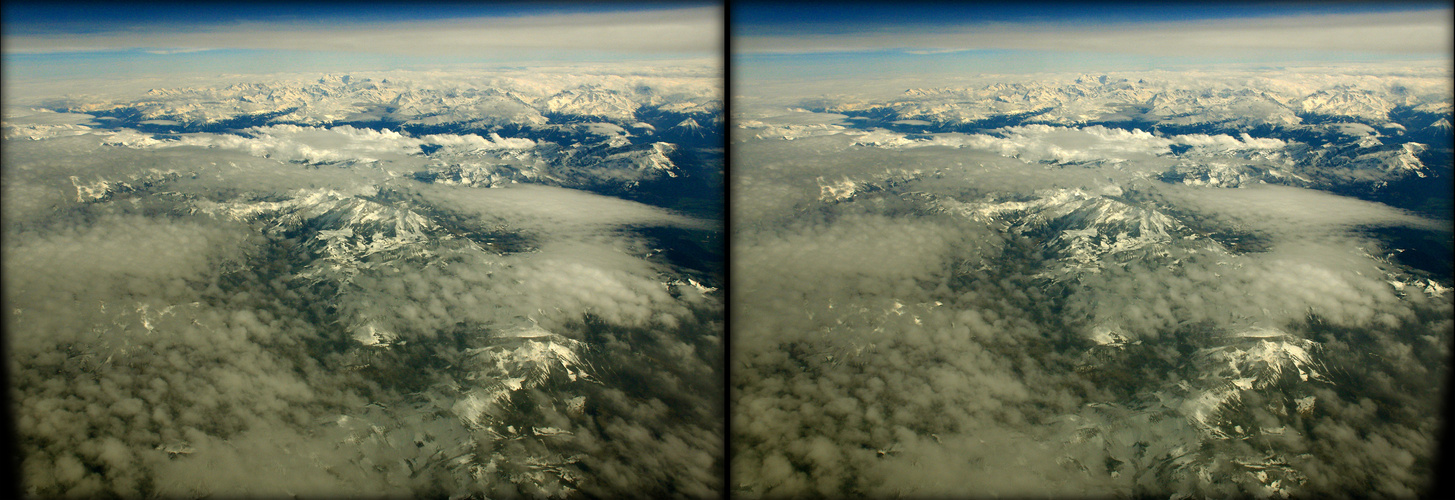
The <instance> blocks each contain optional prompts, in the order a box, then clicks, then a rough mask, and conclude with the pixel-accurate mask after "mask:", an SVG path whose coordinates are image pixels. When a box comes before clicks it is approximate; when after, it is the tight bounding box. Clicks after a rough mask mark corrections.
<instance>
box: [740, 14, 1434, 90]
mask: <svg viewBox="0 0 1455 500" xmlns="http://www.w3.org/2000/svg"><path fill="white" fill-rule="evenodd" d="M732 18H733V27H732V31H731V33H732V36H733V51H734V64H735V68H736V70H737V71H738V73H737V74H739V75H743V76H749V77H774V76H781V77H789V78H791V77H823V76H831V75H850V74H853V73H854V72H856V71H857V72H878V73H886V72H898V73H914V72H922V73H956V72H967V71H976V72H989V73H1028V72H1060V71H1098V70H1100V71H1111V70H1146V69H1159V68H1166V69H1171V68H1173V67H1188V66H1209V65H1219V64H1262V65H1296V64H1327V63H1332V62H1382V61H1393V60H1425V61H1428V60H1442V59H1444V60H1448V59H1449V58H1450V46H1451V36H1452V34H1451V27H1450V25H1451V21H1450V19H1451V7H1450V5H1449V4H1448V3H1438V2H1422V3H1388V2H1384V3H1361V2H1342V3H1316V2H1279V3H1273V2H1235V3H1227V2H1210V3H1197V2H1192V3H1168V2H1037V3H1014V4H1012V3H1009V2H1003V3H992V2H969V3H960V2H937V3H913V2H909V3H905V2H849V3H847V4H827V3H795V4H788V5H778V4H774V3H766V2H759V1H746V2H735V3H734V5H733V13H732Z"/></svg>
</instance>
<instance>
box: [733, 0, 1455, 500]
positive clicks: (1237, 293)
mask: <svg viewBox="0 0 1455 500" xmlns="http://www.w3.org/2000/svg"><path fill="white" fill-rule="evenodd" d="M1041 7H1042V8H1040V9H1039V10H1038V9H1037V8H1036V7H1034V6H1033V7H1004V8H996V7H989V6H983V5H973V6H970V7H948V6H946V9H945V11H937V10H936V9H934V8H930V7H929V6H920V5H914V4H910V5H904V6H898V5H894V6H891V5H878V6H866V7H865V8H864V11H863V12H861V13H859V14H852V13H847V14H846V13H844V12H843V11H839V10H822V11H816V10H814V6H808V7H804V6H800V7H796V8H795V7H776V6H769V5H761V4H745V5H738V6H736V7H735V10H734V19H735V20H736V22H739V23H741V24H740V25H737V26H735V27H734V37H735V47H736V50H737V52H736V53H735V54H734V63H733V64H734V75H736V78H737V80H735V81H734V86H733V87H732V89H733V93H734V95H732V96H731V98H732V100H733V108H732V112H733V115H734V116H733V130H732V147H733V157H732V158H733V168H732V171H731V173H732V179H731V182H732V186H733V191H732V194H733V204H732V209H733V218H732V219H731V220H732V225H733V228H732V230H733V250H732V256H733V262H732V271H733V276H734V279H733V282H732V285H733V286H732V290H731V293H732V294H733V295H732V297H733V301H732V309H733V323H732V325H733V343H732V346H733V352H732V356H731V360H732V361H731V362H732V370H731V372H730V373H731V374H732V380H731V388H730V397H731V398H732V400H733V401H734V402H735V404H734V406H733V412H734V413H733V421H732V429H731V446H732V455H731V456H732V463H731V465H732V470H733V476H732V481H733V484H732V485H731V486H732V488H733V491H734V493H735V494H737V495H741V496H743V497H796V496H826V497H841V496H868V497H899V496H903V497H909V498H913V497H926V496H928V497H945V496H949V497H963V496H970V497H991V496H1006V495H1009V496H1015V497H1021V496H1041V495H1056V496H1073V497H1081V496H1086V495H1094V496H1102V495H1108V496H1141V495H1148V496H1157V497H1172V498H1186V497H1219V498H1221V497H1229V496H1254V497H1270V496H1272V497H1286V496H1314V497H1347V496H1355V495H1364V494H1369V495H1375V496H1393V497H1409V496H1415V495H1428V494H1430V492H1431V488H1432V485H1433V484H1434V483H1433V481H1435V480H1436V478H1437V467H1438V463H1437V460H1438V459H1439V456H1438V451H1439V448H1438V444H1439V443H1440V440H1441V439H1442V436H1443V435H1444V432H1445V431H1444V422H1443V421H1442V418H1441V417H1440V415H1442V413H1443V412H1442V409H1443V408H1444V400H1443V398H1444V395H1445V393H1446V390H1447V389H1446V388H1445V387H1443V385H1444V381H1445V380H1447V378H1448V375H1447V374H1448V366H1449V358H1450V346H1451V340H1452V333H1455V331H1452V330H1455V321H1452V313H1455V310H1452V295H1451V287H1452V276H1451V258H1450V256H1451V254H1452V252H1451V226H1452V223H1451V219H1452V214H1451V198H1452V196H1451V183H1452V173H1451V167H1452V165H1451V144H1452V136H1451V128H1450V121H1451V94H1452V75H1451V73H1450V68H1451V59H1450V51H1449V41H1448V40H1449V32H1450V30H1449V15H1450V11H1449V9H1448V7H1447V6H1433V7H1428V8H1423V7H1421V6H1414V7H1409V6H1406V7H1405V8H1404V9H1405V10H1400V9H1395V8H1389V9H1386V10H1381V9H1380V8H1378V7H1377V6H1364V5H1359V4H1352V5H1345V6H1342V7H1340V8H1329V9H1328V11H1319V12H1302V11H1299V9H1305V10H1309V11H1314V10H1317V8H1316V7H1311V6H1284V7H1278V9H1283V10H1277V9H1275V8H1273V7H1268V8H1267V9H1264V10H1260V9H1263V7H1261V6H1259V5H1241V4H1240V5H1233V6H1229V7H1227V8H1226V9H1221V8H1208V9H1204V10H1199V8H1196V7H1188V6H1171V5H1160V4H1147V5H1143V4H1131V5H1128V6H1126V7H1110V6H1106V5H1101V4H1096V5H1093V6H1088V7H1083V8H1081V9H1078V8H1074V7H1070V6H1066V5H1062V4H1057V5H1056V7H1070V8H1068V9H1067V11H1066V12H1052V9H1050V8H1049V7H1048V6H1041ZM1018 9H1025V10H1024V11H1022V10H1018ZM1139 9H1145V10H1139ZM1026 11H1031V13H1030V14H1027V13H1026ZM971 14H973V16H972V15H971ZM956 15H961V17H956ZM1038 16H1039V17H1038ZM1441 16H1443V17H1441ZM972 19H973V21H972ZM1097 19H1101V20H1100V21H1098V20H1097ZM1240 30H1242V31H1240ZM1357 30H1369V31H1370V32H1372V33H1378V34H1380V36H1378V37H1367V36H1366V37H1361V38H1357V39H1351V38H1344V36H1345V35H1346V34H1348V33H1350V32H1352V31H1357ZM1008 33H1009V34H1014V35H1013V36H1004V37H1002V36H999V35H1000V34H1008ZM1269 33H1278V34H1279V36H1261V35H1262V34H1269ZM1410 33H1414V34H1413V35H1411V34H1410ZM1245 35H1246V36H1245ZM1434 35H1440V36H1442V37H1443V38H1438V39H1434V38H1430V37H1432V36H1434ZM1303 39H1311V40H1332V39H1340V40H1342V41H1340V42H1339V43H1336V44H1332V45H1326V46H1321V45H1315V44H1314V43H1313V42H1309V43H1305V42H1303V41H1300V40H1303ZM1351 40H1361V41H1364V40H1367V41H1369V44H1370V45H1369V46H1366V47H1351V46H1350V44H1351V43H1355V42H1352V41H1351ZM1063 42H1064V43H1063ZM1270 54H1271V55H1270ZM1002 63H1003V64H1002Z"/></svg>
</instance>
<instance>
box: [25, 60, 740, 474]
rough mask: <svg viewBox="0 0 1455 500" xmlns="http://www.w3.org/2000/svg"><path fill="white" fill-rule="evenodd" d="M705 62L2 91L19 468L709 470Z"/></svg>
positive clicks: (713, 133) (712, 220) (715, 391)
mask: <svg viewBox="0 0 1455 500" xmlns="http://www.w3.org/2000/svg"><path fill="white" fill-rule="evenodd" d="M721 88H722V79H721V73H720V69H719V68H717V67H716V66H713V65H701V66H699V65H685V66H665V65H652V66H648V67H643V66H640V65H637V66H632V67H631V68H630V69H629V70H623V69H622V67H612V66H599V67H587V66H579V67H560V68H530V69H516V70H508V71H506V70H502V71H479V72H459V71H452V72H404V71H398V72H387V73H379V74H364V73H352V74H348V75H317V74H314V75H283V76H277V77H269V78H250V79H249V80H247V81H241V82H226V81H224V82H220V83H216V84H211V85H198V86H189V87H179V88H168V87H159V88H156V89H154V90H151V91H149V92H145V93H121V94H107V95H87V94H68V95H57V96H51V97H48V98H37V99H32V100H30V101H28V102H13V101H8V102H7V103H6V104H7V106H6V107H5V110H4V193H3V194H4V207H3V209H4V211H3V214H4V228H3V236H4V247H3V254H4V257H5V258H4V280H5V281H4V286H5V288H4V292H5V297H4V299H5V308H4V314H5V326H6V335H7V340H8V344H7V347H8V352H9V355H10V356H9V359H8V360H7V362H8V363H10V375H11V377H12V379H11V380H12V382H13V384H14V385H13V387H11V388H10V390H11V391H12V392H11V396H12V398H13V402H14V416H15V421H16V423H17V438H18V439H19V444H20V452H21V453H22V471H21V472H22V474H21V479H22V481H23V482H24V491H26V492H28V493H30V494H35V495H42V496H51V495H71V496H87V497H89V496H94V495H102V494H105V495H112V494H117V495H123V496H133V495H144V496H207V495H217V496H223V497H228V496H233V495H240V494H246V495H264V496H287V495H305V494H313V495H328V496H338V495H345V496H355V495H376V494H386V495H396V494H397V495H438V496H456V495H473V496H476V497H480V496H492V497H494V496H514V495H521V494H524V495H531V496H557V495H570V494H581V493H584V494H591V495H601V496H608V497H611V496H619V495H622V494H627V493H630V494H633V495H652V496H671V495H689V496H700V495H713V494H716V493H715V492H717V491H718V490H719V488H720V484H721V481H722V477H721V473H720V470H721V467H722V461H723V458H722V457H723V453H724V450H723V449H722V442H723V437H722V434H723V422H724V416H723V408H721V401H722V387H721V380H722V375H721V369H722V359H721V358H722V347H721V342H722V335H723V331H722V321H721V318H722V315H723V311H722V305H721V303H722V293H723V292H721V291H720V288H721V286H722V281H723V276H722V264H721V260H720V259H721V251H720V246H721V244H722V243H721V242H722V239H721V238H722V233H721V227H720V222H719V221H720V213H721V208H720V203H721V199H720V198H721V196H720V193H721V182H722V181H721V176H722V150H721V145H722V140H721V137H722V133H721V130H722V117H721V112H722V102H723V101H722V95H721Z"/></svg>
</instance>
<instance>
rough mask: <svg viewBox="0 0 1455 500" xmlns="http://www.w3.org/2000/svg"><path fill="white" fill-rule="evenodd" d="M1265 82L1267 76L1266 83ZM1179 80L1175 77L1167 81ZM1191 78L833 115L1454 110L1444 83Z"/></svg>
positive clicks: (1055, 87) (1091, 82) (1246, 119)
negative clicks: (1395, 89)
mask: <svg viewBox="0 0 1455 500" xmlns="http://www.w3.org/2000/svg"><path fill="white" fill-rule="evenodd" d="M1260 75H1262V74H1260ZM1164 76H1170V75H1164ZM1188 76H1189V78H1186V79H1173V78H1153V77H1147V76H1127V77H1122V76H1119V75H1117V74H1106V75H1098V76H1091V75H1082V76H1079V77H1076V78H1075V79H1074V80H1072V79H1066V78H1063V79H1052V80H1040V81H1029V82H1016V83H1004V82H998V83H993V84H988V85H984V86H979V87H965V88H937V89H917V88H916V89H909V90H906V91H905V92H904V93H903V94H901V95H900V98H899V99H897V100H888V101H885V102H882V103H877V102H864V101H860V102H847V103H835V104H833V105H832V106H829V107H828V108H827V109H828V110H829V111H859V110H867V109H873V108H877V107H883V108H888V109H890V110H892V111H894V112H895V113H897V115H898V116H899V117H900V118H901V119H919V120H925V121H930V122H934V123H948V124H954V123H973V122H977V121H981V120H985V119H989V118H993V117H998V116H1006V115H1032V116H1034V120H1036V121H1038V122H1044V123H1055V124H1062V125H1072V124H1079V123H1085V122H1088V121H1097V120H1109V119H1118V117H1135V118H1139V119H1146V120H1150V121H1155V122H1159V123H1166V124H1173V125H1199V124H1216V125H1220V126H1225V127H1231V128H1238V129H1246V128H1251V127H1254V126H1258V125H1275V126H1292V125H1298V124H1301V123H1303V118H1301V117H1300V116H1299V115H1301V114H1316V115H1324V116H1338V117H1345V118H1350V119H1357V120H1363V121H1368V122H1373V123H1380V122H1388V121H1389V116H1390V112H1391V111H1393V110H1394V109H1395V108H1397V107H1400V106H1408V107H1412V108H1415V109H1420V110H1424V109H1429V110H1436V109H1440V108H1441V107H1449V104H1450V97H1449V95H1448V92H1449V90H1448V88H1449V87H1448V81H1441V78H1446V79H1447V78H1448V77H1436V76H1430V77H1425V76H1412V77H1405V78H1400V79H1398V80H1399V81H1398V82H1397V84H1398V85H1401V86H1402V87H1401V88H1402V89H1404V90H1403V91H1402V92H1401V93H1391V92H1389V86H1390V85H1395V84H1396V83H1395V82H1386V81H1379V82H1371V81H1368V80H1367V79H1361V78H1359V77H1357V76H1352V75H1350V76H1344V75H1327V74H1325V75H1316V76H1312V77H1311V76H1310V75H1306V74H1301V73H1297V72H1290V73H1287V74H1283V75H1277V76H1273V77H1268V76H1253V75H1248V76H1244V75H1237V74H1233V75H1221V74H1220V75H1188Z"/></svg>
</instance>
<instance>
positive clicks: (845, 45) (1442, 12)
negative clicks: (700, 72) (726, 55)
mask: <svg viewBox="0 0 1455 500" xmlns="http://www.w3.org/2000/svg"><path fill="white" fill-rule="evenodd" d="M1450 16H1451V9H1449V8H1439V9H1428V10H1410V11H1398V12H1377V13H1356V14H1316V15H1294V16H1278V17H1257V18H1237V19H1204V20H1189V21H1120V22H1106V23H1086V22H1075V23H1072V22H1065V21H1059V22H979V23H966V24H960V25H953V26H946V25H944V24H936V25H933V26H919V25H907V24H899V25H894V26H892V27H885V26H871V25H864V26H861V27H858V28H854V27H847V28H846V27H836V29H835V30H834V32H832V33H813V32H808V33H803V32H783V33H775V32H772V30H759V31H760V34H743V35H741V36H739V37H737V38H736V40H735V42H734V50H735V51H736V52H738V53H743V54H804V53H833V52H863V51H878V50H905V51H907V52H909V53H913V54H935V53H944V52H951V51H965V50H1056V51H1075V52H1103V53H1121V54H1141V55H1152V56H1194V57H1205V56H1229V55H1239V54H1248V53H1250V52H1252V51H1321V52H1372V53H1394V54H1400V53H1406V54H1430V55H1435V54H1448V53H1450V50H1451V42H1450V40H1451V24H1450V22H1449V19H1450Z"/></svg>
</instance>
